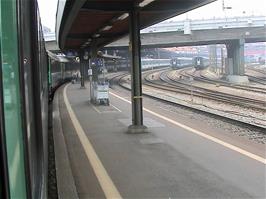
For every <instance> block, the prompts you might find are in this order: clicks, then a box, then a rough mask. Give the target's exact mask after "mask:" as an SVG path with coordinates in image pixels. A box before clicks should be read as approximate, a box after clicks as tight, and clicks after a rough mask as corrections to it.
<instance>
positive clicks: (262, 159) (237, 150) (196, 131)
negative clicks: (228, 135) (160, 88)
mask: <svg viewBox="0 0 266 199" xmlns="http://www.w3.org/2000/svg"><path fill="white" fill-rule="evenodd" d="M109 93H110V94H111V95H113V96H115V97H117V98H119V99H120V100H123V101H125V102H127V103H130V104H131V102H130V101H129V100H127V99H125V98H123V97H121V96H119V95H117V94H115V93H113V92H109ZM143 110H145V111H146V112H148V113H150V114H152V115H154V116H156V117H159V118H161V119H163V120H165V121H167V122H169V123H172V124H174V125H176V126H178V127H181V128H183V129H185V130H187V131H189V132H192V133H194V134H197V135H199V136H201V137H204V138H206V139H208V140H211V141H213V142H215V143H217V144H220V145H222V146H224V147H226V148H229V149H231V150H233V151H236V152H238V153H240V154H242V155H245V156H247V157H249V158H252V159H254V160H257V161H259V162H261V163H263V164H266V159H265V158H263V157H260V156H258V155H255V154H253V153H250V152H248V151H246V150H244V149H241V148H239V147H237V146H234V145H232V144H229V143H227V142H224V141H222V140H220V139H218V138H215V137H213V136H210V135H207V134H205V133H203V132H201V131H198V130H196V129H193V128H191V127H189V126H186V125H184V124H181V123H179V122H177V121H174V120H172V119H170V118H167V117H165V116H162V115H160V114H158V113H155V112H153V111H151V110H149V109H147V108H143Z"/></svg>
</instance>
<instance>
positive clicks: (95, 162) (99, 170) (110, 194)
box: [64, 84, 122, 199]
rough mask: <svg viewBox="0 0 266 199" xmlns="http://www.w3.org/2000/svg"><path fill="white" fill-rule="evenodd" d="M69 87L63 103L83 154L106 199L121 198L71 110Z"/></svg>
mask: <svg viewBox="0 0 266 199" xmlns="http://www.w3.org/2000/svg"><path fill="white" fill-rule="evenodd" d="M68 86H69V84H68V85H67V86H65V88H64V101H65V104H66V107H67V111H68V113H69V116H70V118H71V121H72V123H73V125H74V128H75V130H76V133H77V135H78V137H79V140H80V142H81V144H82V146H83V149H84V150H85V153H86V155H87V158H88V159H89V161H90V164H91V166H92V168H93V171H94V173H95V175H96V177H97V179H98V181H99V183H100V185H101V187H102V190H103V192H104V194H105V196H106V198H117V199H120V198H122V197H121V195H120V193H119V192H118V190H117V188H116V186H115V185H114V183H113V181H112V179H111V178H110V176H109V175H108V173H107V171H106V170H105V168H104V166H103V164H102V162H101V160H100V159H99V157H98V156H97V154H96V152H95V150H94V148H93V146H92V144H91V142H90V141H89V139H88V137H87V136H86V134H85V132H84V130H83V128H82V127H81V125H80V123H79V121H78V119H77V117H76V115H75V113H74V111H73V109H72V108H71V105H70V103H69V101H68V98H67V95H66V89H67V87H68Z"/></svg>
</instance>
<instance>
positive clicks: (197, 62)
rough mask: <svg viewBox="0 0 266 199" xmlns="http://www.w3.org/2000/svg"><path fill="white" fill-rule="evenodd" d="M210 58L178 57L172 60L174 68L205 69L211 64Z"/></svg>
mask: <svg viewBox="0 0 266 199" xmlns="http://www.w3.org/2000/svg"><path fill="white" fill-rule="evenodd" d="M209 64H210V63H209V59H208V58H205V57H199V56H198V57H176V58H173V59H172V60H171V66H172V68H173V69H178V68H185V67H189V66H190V67H191V66H193V67H195V68H196V69H197V70H201V69H204V68H206V67H208V66H209Z"/></svg>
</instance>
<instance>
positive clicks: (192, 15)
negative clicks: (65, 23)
mask: <svg viewBox="0 0 266 199" xmlns="http://www.w3.org/2000/svg"><path fill="white" fill-rule="evenodd" d="M57 1H58V0H38V3H39V10H40V14H41V21H42V24H43V25H44V26H46V27H48V28H49V29H51V31H53V32H54V30H55V16H56V9H57ZM59 1H60V0H59ZM222 1H223V0H217V1H216V2H214V3H211V4H208V5H206V6H203V7H201V8H198V9H195V10H193V11H190V12H188V13H185V14H182V15H180V16H177V17H174V18H172V19H170V20H172V21H177V20H184V19H187V18H188V19H192V20H193V19H208V18H213V17H216V18H218V17H233V16H248V15H264V16H265V15H266V14H265V13H266V1H265V0H224V6H225V7H232V9H230V10H223V9H222Z"/></svg>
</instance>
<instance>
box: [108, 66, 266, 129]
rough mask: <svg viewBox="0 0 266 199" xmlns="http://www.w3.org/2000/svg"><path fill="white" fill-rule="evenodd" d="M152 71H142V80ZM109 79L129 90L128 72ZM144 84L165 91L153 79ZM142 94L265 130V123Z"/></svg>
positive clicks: (163, 87) (149, 95)
mask: <svg viewBox="0 0 266 199" xmlns="http://www.w3.org/2000/svg"><path fill="white" fill-rule="evenodd" d="M164 71H165V70H164ZM152 73H153V72H145V73H144V76H145V77H144V81H146V80H145V78H147V76H149V75H150V76H151V75H152ZM110 81H113V82H114V83H116V84H117V85H119V86H120V87H122V88H124V89H126V90H130V86H129V85H130V83H129V82H128V81H129V74H128V73H124V74H120V75H118V76H115V77H112V79H111V80H110ZM166 84H167V83H165V85H166ZM144 85H146V86H151V87H152V88H157V89H161V90H164V91H165V86H162V85H154V81H153V82H152V83H150V82H147V81H146V82H144ZM168 86H169V85H168ZM170 87H171V86H170ZM166 91H167V90H166ZM169 91H171V92H172V91H173V90H172V89H171V88H170V89H169ZM181 92H182V93H185V94H191V93H190V92H187V91H184V90H182V91H181ZM143 95H146V96H148V97H151V98H153V99H157V100H160V101H163V102H166V103H170V104H174V105H178V106H181V107H186V108H188V109H190V110H193V111H197V112H202V113H204V114H208V115H211V116H215V117H218V118H224V119H228V120H230V121H234V122H237V123H238V124H241V125H242V124H244V125H247V126H249V127H253V128H254V127H255V128H258V129H260V130H263V129H264V130H265V125H261V124H259V123H258V124H256V123H251V122H247V121H245V120H239V119H236V118H234V117H230V116H226V115H225V114H216V113H213V112H209V111H207V110H202V109H199V108H195V107H191V106H189V105H184V104H182V103H178V102H173V101H171V100H167V99H163V98H160V97H158V96H156V95H154V94H147V93H143ZM194 96H195V95H194ZM234 114H235V113H234ZM236 116H239V117H241V114H239V115H238V114H236ZM244 117H246V116H244Z"/></svg>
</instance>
